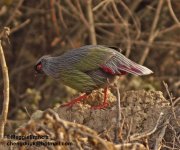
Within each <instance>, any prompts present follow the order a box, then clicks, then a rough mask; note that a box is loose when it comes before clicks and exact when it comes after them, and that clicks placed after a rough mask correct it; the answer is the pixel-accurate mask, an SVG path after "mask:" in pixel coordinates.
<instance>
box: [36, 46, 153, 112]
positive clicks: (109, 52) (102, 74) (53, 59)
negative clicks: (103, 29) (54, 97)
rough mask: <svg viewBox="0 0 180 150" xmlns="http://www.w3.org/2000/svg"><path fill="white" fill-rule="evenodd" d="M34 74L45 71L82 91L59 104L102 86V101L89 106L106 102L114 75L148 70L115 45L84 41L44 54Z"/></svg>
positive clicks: (149, 72) (100, 107) (75, 100)
mask: <svg viewBox="0 0 180 150" xmlns="http://www.w3.org/2000/svg"><path fill="white" fill-rule="evenodd" d="M34 69H35V72H36V73H37V74H46V75H48V76H50V77H52V78H54V79H57V80H59V81H60V82H62V83H63V84H64V85H66V86H69V87H71V88H73V89H75V90H77V91H79V92H81V93H82V94H81V95H80V96H79V97H77V98H74V99H72V100H71V101H70V102H68V103H66V104H63V105H62V106H72V105H74V104H75V103H77V102H80V101H81V100H84V99H86V98H87V96H88V95H89V94H91V93H92V91H94V90H98V89H100V88H103V89H104V92H103V93H104V100H103V103H102V104H100V105H98V106H93V107H92V108H93V109H104V108H106V107H107V106H108V102H107V90H108V87H109V86H110V85H111V84H112V83H113V82H114V81H115V78H116V77H117V76H121V75H125V74H128V73H130V74H133V75H136V76H141V75H149V74H151V73H153V71H152V70H150V69H148V68H147V67H145V66H142V65H140V64H137V63H135V62H133V61H132V60H130V59H129V58H127V57H126V56H124V55H123V54H122V53H121V52H119V51H117V49H116V48H115V47H108V46H104V45H86V46H82V47H80V48H75V49H71V50H69V51H67V52H65V53H64V54H62V55H60V56H50V55H44V56H42V57H41V58H39V60H38V61H37V62H36V64H35V65H34Z"/></svg>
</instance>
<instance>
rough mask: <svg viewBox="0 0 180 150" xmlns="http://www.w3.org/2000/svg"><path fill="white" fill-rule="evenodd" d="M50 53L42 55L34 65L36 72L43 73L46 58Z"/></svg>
mask: <svg viewBox="0 0 180 150" xmlns="http://www.w3.org/2000/svg"><path fill="white" fill-rule="evenodd" d="M48 57H49V55H46V56H42V57H41V58H40V59H39V60H38V61H37V62H36V64H35V66H34V70H35V72H36V73H39V74H43V73H44V71H43V67H44V65H45V60H46V58H48Z"/></svg>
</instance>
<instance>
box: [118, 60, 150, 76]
mask: <svg viewBox="0 0 180 150" xmlns="http://www.w3.org/2000/svg"><path fill="white" fill-rule="evenodd" d="M118 68H119V70H120V71H125V72H127V73H131V74H134V75H138V76H141V75H148V74H151V73H153V71H152V70H150V69H148V68H147V67H145V66H142V65H139V64H137V63H134V62H132V63H131V64H130V65H129V66H128V67H127V66H125V65H120V66H118Z"/></svg>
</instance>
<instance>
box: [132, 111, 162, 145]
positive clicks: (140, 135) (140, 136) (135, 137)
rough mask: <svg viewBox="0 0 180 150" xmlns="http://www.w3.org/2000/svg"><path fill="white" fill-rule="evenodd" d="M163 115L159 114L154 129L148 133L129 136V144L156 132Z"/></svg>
mask: <svg viewBox="0 0 180 150" xmlns="http://www.w3.org/2000/svg"><path fill="white" fill-rule="evenodd" d="M163 115H164V113H163V112H161V113H160V115H159V118H158V120H157V122H156V125H155V127H154V128H153V129H152V130H151V131H149V132H144V133H141V134H133V135H131V136H130V137H129V141H131V142H132V141H136V140H138V139H141V138H144V137H147V136H149V135H151V134H153V133H154V132H155V131H156V130H157V128H158V126H159V124H160V120H161V118H162V116H163Z"/></svg>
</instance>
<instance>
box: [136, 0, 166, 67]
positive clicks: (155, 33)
mask: <svg viewBox="0 0 180 150" xmlns="http://www.w3.org/2000/svg"><path fill="white" fill-rule="evenodd" d="M163 2H164V0H159V3H158V6H157V9H156V14H155V17H154V20H153V23H152V27H151V32H150V35H149V39H148V43H147V46H146V48H145V50H144V53H143V55H142V58H141V60H140V62H139V63H140V64H141V65H143V64H144V62H145V60H146V58H147V56H148V54H149V51H150V47H149V45H151V44H152V43H153V41H154V39H155V38H156V36H157V35H158V31H157V30H156V26H157V24H158V20H159V17H160V13H161V9H162V5H163Z"/></svg>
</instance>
